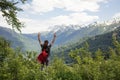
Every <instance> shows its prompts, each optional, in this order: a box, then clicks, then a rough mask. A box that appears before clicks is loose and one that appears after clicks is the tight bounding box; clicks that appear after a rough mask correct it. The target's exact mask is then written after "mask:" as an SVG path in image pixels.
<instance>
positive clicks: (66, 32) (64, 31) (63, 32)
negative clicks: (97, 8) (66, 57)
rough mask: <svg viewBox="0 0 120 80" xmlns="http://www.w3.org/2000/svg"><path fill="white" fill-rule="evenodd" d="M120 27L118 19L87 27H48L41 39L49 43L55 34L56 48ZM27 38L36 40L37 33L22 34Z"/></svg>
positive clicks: (119, 19) (95, 23)
mask: <svg viewBox="0 0 120 80" xmlns="http://www.w3.org/2000/svg"><path fill="white" fill-rule="evenodd" d="M119 25H120V18H117V19H111V20H108V21H103V22H94V23H92V24H89V25H68V26H66V25H55V26H54V27H50V29H49V31H48V32H42V33H41V39H42V40H45V39H48V40H49V41H51V39H52V38H53V34H54V32H56V34H57V40H56V42H55V45H56V46H60V45H65V44H67V43H68V44H69V43H71V42H72V43H75V42H77V41H79V40H80V39H82V38H85V37H86V38H87V37H92V36H96V35H100V34H105V33H108V32H111V31H113V30H115V29H116V28H117V27H119ZM23 35H25V36H26V37H28V38H32V39H34V40H36V36H37V33H34V34H23Z"/></svg>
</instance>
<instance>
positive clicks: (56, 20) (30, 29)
mask: <svg viewBox="0 0 120 80" xmlns="http://www.w3.org/2000/svg"><path fill="white" fill-rule="evenodd" d="M97 19H99V17H98V16H90V15H88V14H86V13H73V14H70V15H61V16H57V17H53V18H51V19H49V20H33V19H26V18H22V19H20V20H21V21H24V22H25V23H26V24H25V25H26V27H25V28H23V29H22V32H23V33H35V32H39V31H40V32H41V31H48V30H49V27H50V26H54V25H62V24H64V25H70V24H74V25H76V24H79V25H81V24H89V23H91V22H93V21H96V20H97Z"/></svg>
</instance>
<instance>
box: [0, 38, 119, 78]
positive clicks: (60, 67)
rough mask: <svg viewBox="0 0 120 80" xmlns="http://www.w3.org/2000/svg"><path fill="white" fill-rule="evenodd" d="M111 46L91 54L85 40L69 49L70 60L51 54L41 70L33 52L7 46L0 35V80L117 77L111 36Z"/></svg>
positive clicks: (115, 47)
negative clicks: (66, 61) (83, 42)
mask: <svg viewBox="0 0 120 80" xmlns="http://www.w3.org/2000/svg"><path fill="white" fill-rule="evenodd" d="M113 44H114V48H109V51H108V52H106V53H104V52H102V50H100V49H98V50H97V51H96V52H94V53H92V52H90V51H89V49H88V47H89V44H87V43H86V45H85V46H83V47H82V48H80V49H76V50H72V51H70V52H69V56H70V58H71V60H72V62H71V63H68V64H66V63H65V60H64V57H62V58H59V57H57V56H54V58H53V59H52V60H51V62H50V64H49V66H48V67H44V70H41V69H40V66H41V65H40V64H39V63H38V62H37V60H36V57H37V53H36V52H28V51H26V52H22V51H21V50H20V49H19V48H16V49H13V48H11V47H10V45H11V44H10V42H9V41H7V40H5V39H4V38H2V37H1V38H0V79H1V80H119V79H120V43H119V42H118V41H117V40H116V38H115V37H113Z"/></svg>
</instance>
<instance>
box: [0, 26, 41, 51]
mask: <svg viewBox="0 0 120 80" xmlns="http://www.w3.org/2000/svg"><path fill="white" fill-rule="evenodd" d="M0 37H4V38H5V39H7V40H9V41H10V42H11V46H12V47H13V48H16V47H19V48H22V50H23V51H25V50H28V51H39V50H40V49H39V43H38V41H37V40H33V39H32V38H28V37H26V36H23V35H22V34H18V33H16V32H15V31H14V30H11V29H9V28H4V27H0Z"/></svg>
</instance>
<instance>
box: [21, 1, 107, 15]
mask: <svg viewBox="0 0 120 80" xmlns="http://www.w3.org/2000/svg"><path fill="white" fill-rule="evenodd" d="M107 1H108V0H32V2H31V3H30V4H25V5H23V6H22V7H23V8H24V10H27V11H30V12H31V13H45V12H49V11H53V10H54V9H56V8H60V9H64V10H66V11H74V12H83V11H91V12H96V11H99V8H100V5H99V3H105V2H107Z"/></svg>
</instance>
